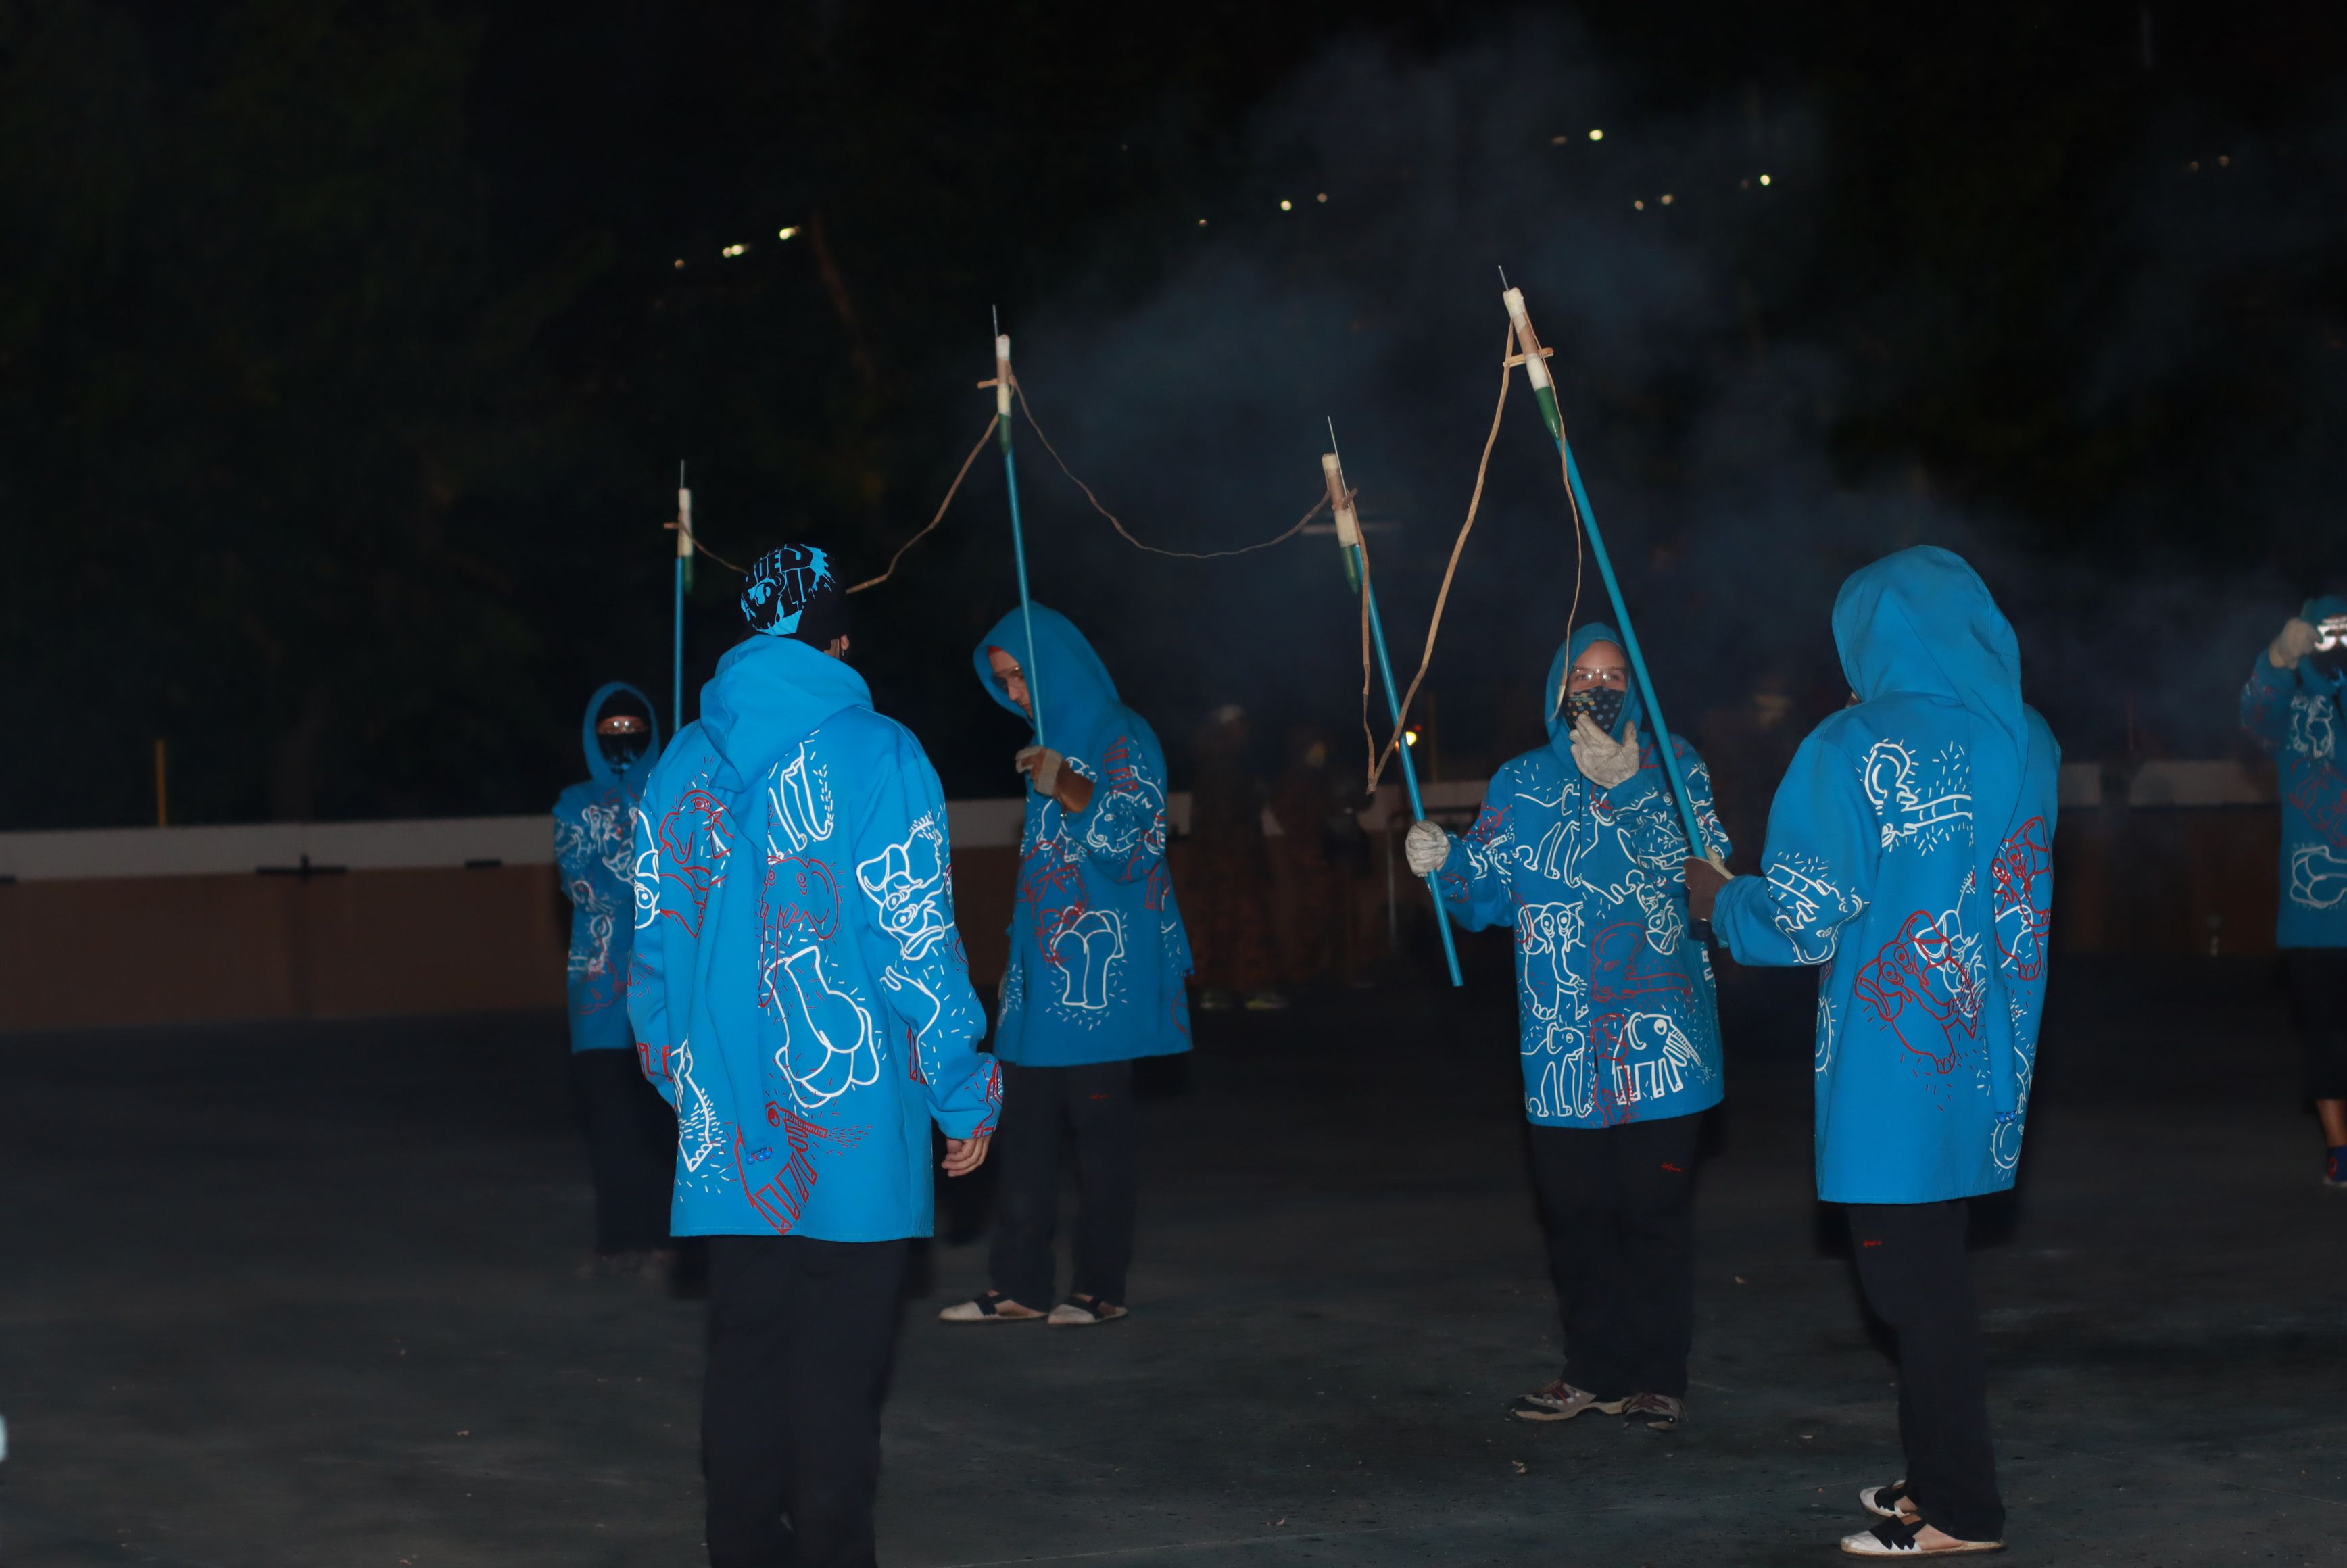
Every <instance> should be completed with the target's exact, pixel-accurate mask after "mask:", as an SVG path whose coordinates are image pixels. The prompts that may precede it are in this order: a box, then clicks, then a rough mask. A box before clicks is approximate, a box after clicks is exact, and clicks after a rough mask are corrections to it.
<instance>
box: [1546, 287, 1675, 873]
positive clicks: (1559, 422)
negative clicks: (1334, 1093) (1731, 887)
mask: <svg viewBox="0 0 2347 1568" xmlns="http://www.w3.org/2000/svg"><path fill="white" fill-rule="evenodd" d="M1500 298H1501V302H1502V303H1504V304H1505V305H1506V306H1507V307H1508V320H1509V322H1510V323H1512V325H1513V326H1514V328H1515V333H1516V353H1517V354H1518V355H1519V356H1520V357H1521V358H1522V360H1523V364H1524V374H1525V375H1526V376H1527V377H1528V378H1529V379H1530V380H1531V382H1532V398H1533V401H1535V402H1537V403H1538V404H1539V405H1540V411H1541V418H1542V421H1543V422H1545V423H1546V424H1547V425H1548V433H1549V434H1550V435H1551V436H1554V437H1555V438H1556V449H1557V451H1558V452H1559V453H1561V454H1563V457H1564V479H1565V483H1566V484H1567V485H1568V486H1570V487H1572V489H1573V507H1574V509H1575V510H1576V511H1578V512H1579V513H1580V514H1581V525H1582V528H1583V529H1584V530H1585V531H1586V532H1587V533H1588V536H1589V553H1590V554H1591V555H1592V556H1594V557H1595V558H1596V559H1597V575H1598V577H1599V578H1600V579H1603V581H1604V584H1605V597H1606V600H1608V601H1609V602H1610V603H1611V604H1612V605H1613V606H1614V623H1615V624H1616V625H1617V626H1619V627H1620V628H1621V631H1622V646H1623V651H1624V652H1626V653H1627V654H1629V656H1630V672H1631V674H1632V675H1634V676H1635V677H1636V679H1637V682H1638V692H1639V694H1640V695H1641V696H1643V697H1644V698H1645V704H1646V716H1647V717H1648V718H1649V719H1651V720H1653V721H1654V731H1653V733H1654V742H1655V753H1656V754H1657V755H1659V756H1660V757H1661V758H1662V759H1663V772H1664V774H1665V775H1666V776H1667V777H1668V778H1669V779H1670V781H1671V794H1673V795H1674V796H1676V799H1677V801H1678V808H1679V820H1680V821H1681V822H1682V823H1683V824H1684V825H1686V835H1687V853H1688V854H1689V855H1694V856H1709V855H1710V854H1711V843H1710V840H1708V839H1706V837H1704V835H1703V830H1702V829H1701V827H1699V826H1698V825H1696V818H1695V799H1694V797H1693V796H1691V795H1689V794H1687V787H1686V778H1685V777H1683V776H1682V775H1681V774H1680V772H1679V759H1678V753H1676V752H1675V751H1673V750H1672V749H1671V732H1670V726H1669V724H1668V723H1665V721H1664V719H1663V702H1662V699H1661V698H1660V697H1657V696H1656V695H1655V682H1654V678H1653V677H1652V676H1650V675H1648V674H1647V673H1646V655H1645V651H1644V650H1642V649H1641V648H1640V647H1639V646H1638V631H1637V628H1635V627H1634V626H1632V625H1631V624H1630V607H1629V606H1628V605H1626V604H1624V603H1623V602H1622V584H1621V582H1620V581H1619V580H1618V579H1616V578H1615V577H1614V561H1613V558H1612V557H1610V556H1608V555H1607V554H1606V553H1605V536H1604V534H1602V533H1600V532H1599V531H1598V528H1597V513H1596V512H1595V511H1594V509H1592V508H1591V507H1590V505H1589V492H1588V491H1587V490H1586V489H1584V488H1583V487H1582V483H1581V465H1580V464H1579V463H1577V462H1575V461H1574V460H1573V446H1572V445H1571V443H1569V442H1567V441H1566V440H1565V438H1564V415H1563V410H1561V409H1560V408H1559V407H1558V406H1557V402H1556V386H1555V384H1553V382H1551V381H1550V379H1549V374H1548V361H1547V357H1546V355H1545V354H1543V353H1542V349H1541V345H1540V339H1539V337H1538V336H1537V335H1535V334H1534V333H1533V332H1532V317H1531V316H1530V315H1529V314H1527V313H1525V310H1524V292H1523V291H1522V289H1510V290H1508V291H1507V292H1505V293H1503V294H1501V296H1500ZM1549 696H1550V700H1551V701H1554V700H1555V693H1553V692H1551V693H1550V694H1549Z"/></svg>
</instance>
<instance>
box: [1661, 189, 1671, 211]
mask: <svg viewBox="0 0 2347 1568" xmlns="http://www.w3.org/2000/svg"><path fill="white" fill-rule="evenodd" d="M1670 204H1671V193H1670V192H1669V191H1667V190H1665V191H1664V192H1663V205H1664V206H1665V207H1668V206H1669V205H1670Z"/></svg>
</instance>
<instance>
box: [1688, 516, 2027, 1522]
mask: <svg viewBox="0 0 2347 1568" xmlns="http://www.w3.org/2000/svg"><path fill="white" fill-rule="evenodd" d="M1833 631H1834V642H1835V645H1836V646H1837V647H1838V648H1839V649H1840V651H1841V665H1842V671H1843V673H1844V674H1845V675H1846V676H1847V677H1848V678H1849V681H1850V692H1851V694H1852V698H1853V703H1852V705H1851V706H1850V707H1847V708H1845V709H1843V710H1842V711H1841V712H1839V713H1836V714H1834V715H1833V716H1832V717H1831V718H1829V719H1828V720H1826V722H1825V723H1822V724H1819V726H1818V727H1817V728H1816V729H1815V730H1813V731H1811V732H1810V733H1809V739H1808V740H1806V741H1804V742H1802V743H1801V747H1800V750H1799V751H1798V752H1797V753H1794V757H1793V763H1792V767H1791V770H1790V771H1789V772H1788V773H1787V774H1786V775H1785V781H1784V783H1783V784H1782V785H1781V786H1779V787H1778V791H1777V800H1776V804H1775V806H1774V808H1773V809H1772V810H1771V811H1770V813H1769V816H1768V845H1767V848H1766V849H1765V850H1764V852H1763V853H1762V856H1761V866H1762V875H1760V876H1738V877H1736V878H1735V879H1733V880H1731V881H1727V882H1726V883H1725V885H1724V886H1723V885H1722V883H1721V879H1720V876H1719V875H1718V874H1717V872H1715V871H1713V870H1711V869H1710V868H1708V867H1704V866H1690V867H1689V876H1690V878H1691V879H1692V886H1694V889H1695V912H1696V915H1697V916H1698V917H1701V916H1704V915H1706V913H1707V914H1708V915H1709V917H1710V919H1711V923H1712V928H1713V930H1714V931H1715V932H1716V933H1717V936H1718V938H1719V939H1720V941H1721V942H1723V943H1724V944H1725V945H1726V946H1727V949H1728V951H1729V952H1731V953H1733V954H1734V955H1735V957H1736V960H1737V962H1738V963H1743V964H1758V965H1780V966H1788V965H1796V964H1807V965H1815V966H1819V967H1822V968H1823V969H1824V973H1823V975H1822V976H1821V977H1820V978H1819V987H1818V1019H1817V1042H1816V1043H1817V1159H1818V1195H1819V1197H1820V1198H1822V1199H1824V1200H1825V1201H1826V1202H1828V1203H1833V1204H1848V1205H1850V1232H1851V1235H1852V1237H1853V1238H1854V1240H1855V1243H1856V1255H1857V1258H1858V1268H1859V1278H1860V1282H1861V1283H1862V1284H1863V1285H1864V1286H1865V1289H1866V1296H1867V1299H1868V1301H1869V1302H1870V1303H1871V1304H1872V1305H1873V1307H1874V1309H1875V1311H1876V1312H1877V1313H1879V1314H1880V1315H1881V1317H1882V1318H1883V1319H1884V1320H1885V1321H1886V1322H1888V1323H1889V1324H1890V1325H1891V1327H1893V1328H1894V1329H1896V1330H1897V1331H1898V1336H1899V1408H1900V1435H1901V1440H1903V1441H1904V1443H1905V1446H1906V1450H1907V1471H1906V1477H1905V1480H1904V1481H1903V1482H1901V1483H1897V1484H1894V1485H1892V1486H1888V1487H1879V1488H1870V1489H1869V1490H1868V1491H1867V1492H1866V1493H1864V1494H1863V1499H1862V1501H1865V1503H1866V1506H1867V1507H1868V1508H1869V1509H1870V1510H1871V1511H1872V1512H1876V1513H1878V1514H1881V1515H1883V1516H1884V1518H1885V1520H1886V1522H1885V1523H1883V1524H1882V1525H1881V1526H1879V1527H1877V1528H1876V1529H1875V1530H1874V1531H1872V1532H1860V1533H1859V1534H1856V1535H1852V1536H1850V1538H1849V1539H1848V1540H1847V1541H1845V1542H1844V1543H1843V1544H1844V1546H1845V1548H1846V1549H1848V1550H1850V1551H1851V1552H1854V1553H1858V1554H1860V1555H1867V1556H1871V1555H1885V1556H1888V1555H1895V1554H1898V1553H1905V1552H1912V1551H1916V1550H1918V1549H1921V1550H1923V1551H1931V1550H1940V1551H1948V1550H1952V1549H1953V1548H1952V1545H1951V1544H1950V1543H1951V1542H1980V1543H1986V1542H1994V1541H1996V1540H1998V1539H1999V1538H2000V1537H2001V1535H2002V1533H2003V1532H2004V1503H2003V1502H2002V1501H2000V1500H1999V1498H1998V1495H1997V1488H1996V1460H1995V1455H1994V1453H1993V1451H1992V1450H1991V1448H1990V1444H1989V1432H1988V1387H1987V1363H1986V1358H1985V1353H1984V1350H1983V1344H1982V1340H1981V1331H1980V1312H1979V1308H1978V1307H1977V1306H1976V1305H1975V1304H1974V1301H1973V1288H1972V1276H1971V1272H1970V1269H1969V1267H1968V1266H1967V1264H1966V1262H1965V1258H1964V1236H1965V1227H1966V1221H1967V1214H1968V1211H1967V1207H1966V1200H1967V1199H1969V1198H1972V1197H1973V1196H1976V1195H1978V1194H1983V1193H1993V1192H2001V1191H2003V1190H2004V1189H2005V1188H2007V1187H2010V1186H2012V1185H2013V1182H2014V1168H2015V1166H2016V1165H2017V1164H2018V1163H2019V1161H2020V1158H2021V1138H2022V1130H2023V1124H2024V1118H2025V1116H2026V1115H2027V1113H2028V1109H2029V1084H2030V1077H2031V1073H2032V1071H2033V1067H2034V1062H2035V1060H2036V1052H2037V1025H2038V1019H2039V1015H2040V1012H2041V1010H2042V1009H2043V1008H2044V1005H2045V941H2046V931H2047V928H2048V927H2049V925H2050V924H2051V921H2052V918H2053V897H2054V873H2053V866H2054V827H2055V778H2056V775H2057V774H2058V772H2059V770H2060V767H2061V761H2062V757H2061V749H2060V748H2059V747H2058V746H2056V745H2055V743H2054V735H2053V733H2052V732H2051V731H2050V730H2048V729H2047V728H2046V727H2045V720H2044V719H2042V718H2040V717H2039V716H2038V714H2037V712H2036V710H2034V709H2033V708H2031V707H2029V706H2028V705H2027V704H2026V703H2024V702H2023V701H2022V700H2021V653H2020V648H2019V644H2018V643H2017V641H2015V639H2014V634H2013V628H2012V627H2011V625H2009V624H2008V623H2007V622H2006V620H2005V619H2004V615H2003V613H2002V612H2000V611H1999V610H1998V609H1997V607H1996V601H1995V600H1993V598H1991V597H1990V594H1989V591H1988V588H1987V586H1986V585H1985V584H1983V582H1982V581H1981V579H1980V578H1979V576H1978V574H1976V573H1975V572H1974V571H1973V569H1972V568H1971V567H1970V566H1968V565H1967V564H1965V562H1964V560H1963V558H1962V557H1959V556H1956V555H1954V554H1952V553H1951V552H1949V551H1947V550H1943V549H1940V548H1936V547H1933V546H1929V545H1925V546H1919V547H1917V548H1913V549H1906V550H1901V551H1899V552H1898V553H1897V554H1895V555H1891V556H1886V557H1884V558H1883V559H1881V560H1879V561H1876V562H1875V563H1874V564H1873V565H1871V566H1869V567H1865V568H1862V569H1860V570H1859V571H1857V572H1856V573H1853V574H1852V575H1851V577H1850V580H1849V581H1847V582H1845V583H1843V584H1842V588H1841V593H1840V597H1838V598H1837V599H1836V600H1835V601H1834V611H1833ZM1715 897H1716V900H1717V901H1716V903H1715V902H1714V899H1715Z"/></svg>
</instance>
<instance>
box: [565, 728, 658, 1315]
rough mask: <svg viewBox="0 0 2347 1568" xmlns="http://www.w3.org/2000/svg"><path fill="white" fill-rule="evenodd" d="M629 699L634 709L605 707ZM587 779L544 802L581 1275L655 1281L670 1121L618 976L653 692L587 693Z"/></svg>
mask: <svg viewBox="0 0 2347 1568" xmlns="http://www.w3.org/2000/svg"><path fill="white" fill-rule="evenodd" d="M622 697H625V698H629V699H631V700H632V702H633V704H634V706H635V708H636V709H637V710H639V711H637V712H606V711H605V710H606V709H608V708H610V707H611V705H612V703H613V702H615V700H617V699H620V698H622ZM580 739H581V740H582V741H583V742H584V743H585V746H586V751H587V773H588V776H587V777H586V778H585V779H582V780H581V781H579V783H577V784H572V785H571V786H570V787H569V789H566V790H564V791H563V792H562V794H561V795H560V796H559V798H558V799H557V800H556V801H555V803H554V858H555V863H556V865H557V866H559V869H560V872H561V876H562V891H563V894H564V895H565V896H566V897H569V900H570V964H569V976H568V978H567V979H566V980H565V982H564V991H565V995H566V999H567V1000H568V1002H569V1013H570V1050H571V1062H570V1086H571V1095H572V1098H573V1100H574V1101H575V1102H577V1105H578V1110H579V1130H580V1132H582V1133H583V1134H584V1135H585V1137H586V1140H587V1167H588V1171H589V1174H590V1175H591V1177H592V1178H593V1181H594V1184H595V1256H594V1259H593V1261H592V1262H591V1263H590V1264H589V1266H588V1271H589V1273H610V1274H641V1275H645V1276H649V1277H658V1276H660V1275H661V1274H663V1273H664V1272H665V1271H666V1270H667V1268H668V1267H669V1266H670V1265H671V1263H672V1262H673V1261H674V1258H673V1254H672V1253H671V1249H670V1247H669V1240H668V1161H669V1154H670V1152H671V1150H673V1149H674V1148H675V1147H676V1118H675V1116H674V1115H672V1114H671V1112H669V1111H668V1109H667V1108H666V1107H665V1106H664V1105H662V1104H661V1102H660V1099H659V1097H658V1096H656V1095H654V1094H653V1093H652V1092H651V1090H649V1089H647V1088H645V1086H644V1081H643V1075H642V1074H641V1073H640V1072H638V1071H636V1062H635V1057H634V1055H633V1051H634V1048H635V1043H636V1037H635V1033H634V1031H633V1030H630V1028H629V1027H628V1001H627V989H628V988H627V975H628V966H629V959H630V949H631V948H633V946H634V938H635V926H636V921H635V894H634V892H633V891H632V889H631V886H630V879H629V866H630V863H631V862H632V861H633V860H634V859H635V849H634V842H635V822H634V818H635V809H636V797H637V795H638V794H641V792H642V790H643V784H644V780H645V779H646V778H647V777H648V776H649V775H650V774H651V764H652V758H653V757H655V756H656V755H658V754H659V753H660V728H659V724H658V722H657V721H656V720H654V719H653V717H652V705H651V699H649V698H647V697H646V696H645V695H644V694H643V693H642V692H639V691H637V690H636V689H635V688H634V687H633V686H630V685H629V684H627V683H626V682H622V681H614V682H610V684H609V685H606V686H604V687H602V688H600V690H598V691H597V692H596V693H595V695H594V696H593V697H591V698H589V700H588V702H587V717H586V720H585V722H584V723H583V724H581V726H580Z"/></svg>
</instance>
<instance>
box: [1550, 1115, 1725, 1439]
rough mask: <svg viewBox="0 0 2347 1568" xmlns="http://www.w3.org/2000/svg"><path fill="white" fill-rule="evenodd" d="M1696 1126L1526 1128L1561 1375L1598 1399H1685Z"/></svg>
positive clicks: (1692, 1119)
mask: <svg viewBox="0 0 2347 1568" xmlns="http://www.w3.org/2000/svg"><path fill="white" fill-rule="evenodd" d="M1702 1132H1703V1117H1702V1116H1701V1115H1700V1114H1696V1115H1693V1116H1672V1117H1668V1118H1665V1120H1663V1121H1659V1122H1625V1123H1624V1124H1623V1125H1621V1126H1618V1127H1538V1126H1536V1127H1533V1128H1532V1183H1533V1185H1534V1186H1536V1187H1537V1188H1538V1189H1539V1191H1540V1200H1541V1217H1542V1223H1543V1224H1544V1225H1545V1226H1546V1227H1547V1230H1548V1266H1549V1272H1550V1275H1551V1276H1553V1278H1554V1279H1555V1281H1556V1301H1557V1307H1558V1309H1559V1311H1560V1313H1561V1314H1562V1316H1563V1320H1564V1380H1565V1381H1566V1382H1568V1383H1571V1384H1572V1385H1573V1387H1574V1388H1576V1389H1587V1390H1588V1391H1589V1392H1590V1393H1593V1394H1594V1395H1596V1396H1597V1397H1598V1398H1599V1399H1625V1398H1627V1397H1628V1396H1630V1395H1632V1394H1668V1395H1669V1396H1671V1397H1672V1398H1673V1399H1684V1398H1686V1378H1687V1373H1686V1364H1687V1348H1688V1346H1689V1345H1691V1344H1692V1343H1693V1342H1694V1340H1695V1211H1694V1197H1695V1152H1696V1141H1697V1140H1698V1139H1699V1138H1700V1137H1701V1135H1702Z"/></svg>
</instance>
